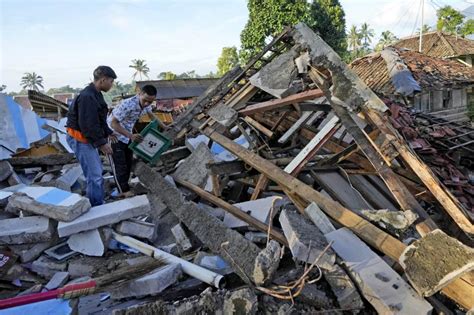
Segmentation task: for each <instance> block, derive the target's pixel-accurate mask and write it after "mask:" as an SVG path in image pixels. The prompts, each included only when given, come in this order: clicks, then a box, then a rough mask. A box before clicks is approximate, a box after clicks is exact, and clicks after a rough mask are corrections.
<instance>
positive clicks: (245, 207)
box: [224, 196, 281, 228]
mask: <svg viewBox="0 0 474 315" xmlns="http://www.w3.org/2000/svg"><path fill="white" fill-rule="evenodd" d="M279 199H281V197H274V196H273V197H267V198H262V199H257V200H251V201H246V202H240V203H235V204H234V206H236V207H237V208H239V209H241V210H242V211H244V212H246V213H247V214H250V215H251V216H252V217H254V218H256V219H258V220H259V221H261V222H263V223H268V221H269V219H270V212H271V210H272V208H273V205H274V203H275V201H276V200H279ZM275 213H276V211H275ZM224 224H225V225H227V226H228V227H230V228H237V227H243V226H248V224H247V223H245V222H244V221H242V220H239V219H237V218H236V217H235V216H233V215H232V214H230V213H228V212H226V213H225V215H224Z"/></svg>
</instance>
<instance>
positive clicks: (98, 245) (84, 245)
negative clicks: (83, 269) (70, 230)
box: [67, 229, 105, 257]
mask: <svg viewBox="0 0 474 315" xmlns="http://www.w3.org/2000/svg"><path fill="white" fill-rule="evenodd" d="M67 244H68V245H69V248H70V249H72V250H73V251H76V252H78V253H81V254H84V255H87V256H98V257H101V256H103V255H104V252H105V245H104V238H103V237H102V235H101V233H100V232H99V230H98V229H94V230H89V231H84V232H80V233H77V234H73V235H71V236H70V237H69V239H68V240H67Z"/></svg>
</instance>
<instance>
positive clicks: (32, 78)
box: [20, 72, 44, 91]
mask: <svg viewBox="0 0 474 315" xmlns="http://www.w3.org/2000/svg"><path fill="white" fill-rule="evenodd" d="M20 84H21V86H22V87H23V89H29V90H35V91H39V87H41V88H42V89H44V87H43V77H42V76H40V75H37V74H36V72H25V75H24V76H23V77H22V78H21V83H20Z"/></svg>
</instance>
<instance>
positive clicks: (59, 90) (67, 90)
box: [46, 85, 82, 95]
mask: <svg viewBox="0 0 474 315" xmlns="http://www.w3.org/2000/svg"><path fill="white" fill-rule="evenodd" d="M81 90H82V89H81V88H73V87H71V86H69V85H65V86H62V87H58V88H50V89H49V90H48V91H47V92H46V94H49V95H51V94H58V93H79V92H80V91H81Z"/></svg>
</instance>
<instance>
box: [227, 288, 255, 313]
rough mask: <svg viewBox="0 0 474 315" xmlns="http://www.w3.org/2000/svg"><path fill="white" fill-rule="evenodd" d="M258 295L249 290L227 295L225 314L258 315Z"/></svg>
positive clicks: (245, 289)
mask: <svg viewBox="0 0 474 315" xmlns="http://www.w3.org/2000/svg"><path fill="white" fill-rule="evenodd" d="M257 310H258V299H257V295H256V294H255V293H254V292H253V291H252V290H250V289H249V288H243V289H240V290H236V291H233V292H229V293H228V294H226V297H225V299H224V312H223V313H224V314H257Z"/></svg>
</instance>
